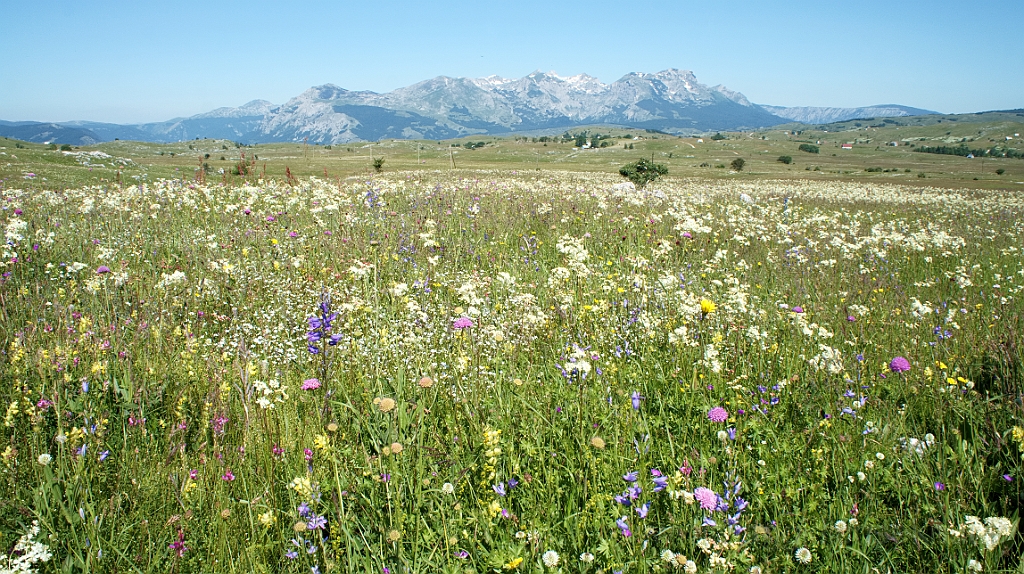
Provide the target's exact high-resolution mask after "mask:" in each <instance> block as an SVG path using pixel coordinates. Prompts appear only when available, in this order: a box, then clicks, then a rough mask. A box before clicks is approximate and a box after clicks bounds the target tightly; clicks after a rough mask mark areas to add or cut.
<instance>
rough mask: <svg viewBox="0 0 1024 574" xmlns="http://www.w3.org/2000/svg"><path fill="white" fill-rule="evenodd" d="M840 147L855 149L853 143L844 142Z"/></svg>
mask: <svg viewBox="0 0 1024 574" xmlns="http://www.w3.org/2000/svg"><path fill="white" fill-rule="evenodd" d="M839 147H840V148H842V149H853V144H843V145H841V146H839Z"/></svg>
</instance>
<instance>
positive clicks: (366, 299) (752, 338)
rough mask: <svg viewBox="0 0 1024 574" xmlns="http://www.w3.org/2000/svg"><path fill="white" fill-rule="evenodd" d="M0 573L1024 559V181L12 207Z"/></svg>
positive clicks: (336, 186) (103, 190)
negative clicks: (1018, 184)
mask: <svg viewBox="0 0 1024 574" xmlns="http://www.w3.org/2000/svg"><path fill="white" fill-rule="evenodd" d="M2 194H3V204H2V210H0V226H2V227H3V229H4V232H5V243H4V245H3V254H2V255H3V258H2V263H0V266H2V267H0V272H2V278H0V339H2V340H0V343H2V344H3V354H2V355H0V380H2V382H3V383H2V385H0V416H2V417H3V425H2V427H0V476H2V478H0V572H27V571H39V572H146V573H148V572H174V573H178V572H181V573H186V572H188V573H192V572H195V573H200V572H246V573H249V572H268V573H269V572H294V573H300V572H301V573H310V572H312V573H327V572H360V573H373V574H398V573H406V572H412V573H420V572H423V573H426V572H439V573H462V572H466V573H469V572H537V573H540V572H566V573H570V572H572V573H575V572H580V573H602V574H612V573H620V572H621V573H624V574H625V573H633V572H685V573H687V574H692V573H695V572H751V573H758V572H764V573H768V572H1021V571H1022V570H1021V569H1022V568H1024V565H1022V561H1021V558H1020V556H1021V554H1022V553H1024V540H1022V537H1021V534H1020V533H1019V530H1018V524H1019V520H1020V509H1021V503H1022V498H1024V496H1022V494H1024V491H1022V488H1021V483H1022V481H1024V459H1022V455H1024V420H1022V414H1024V407H1022V402H1021V401H1022V391H1024V366H1022V365H1024V339H1022V334H1024V302H1022V299H1021V296H1020V292H1021V290H1022V288H1024V257H1022V253H1021V250H1022V249H1024V223H1022V222H1024V218H1022V214H1024V195H1021V194H1019V193H1015V192H1007V191H964V190H951V189H938V188H928V187H915V186H899V185H889V184H876V183H843V182H829V181H798V180H792V181H773V180H762V181H751V180H747V181H730V180H724V179H723V180H714V181H712V180H703V179H682V178H678V179H664V180H661V181H658V182H655V183H653V184H651V185H649V186H648V187H647V188H646V189H642V190H637V189H635V188H633V187H632V186H631V185H628V184H623V183H622V180H621V179H620V178H618V177H614V176H612V175H604V174H598V173H590V174H581V173H572V172H554V171H529V172H519V173H517V172H514V171H468V170H466V171H450V172H426V171H416V172H396V173H390V174H384V175H376V176H373V177H370V176H363V177H354V178H348V179H335V180H328V179H326V178H323V179H320V178H316V177H303V178H293V180H291V181H288V182H283V181H275V180H269V179H268V180H261V179H255V177H253V178H250V179H249V180H246V181H245V182H242V183H239V184H230V185H226V184H223V183H221V182H217V183H207V182H197V181H188V180H183V179H178V180H158V181H153V182H148V183H141V184H139V185H133V186H122V185H115V184H113V183H111V184H107V185H104V186H85V187H80V188H76V189H66V190H63V191H55V190H44V189H12V188H6V189H3V190H2Z"/></svg>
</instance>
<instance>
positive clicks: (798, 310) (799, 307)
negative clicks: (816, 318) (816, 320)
mask: <svg viewBox="0 0 1024 574" xmlns="http://www.w3.org/2000/svg"><path fill="white" fill-rule="evenodd" d="M792 311H793V312H794V313H803V312H804V308H803V307H801V306H800V305H797V306H795V307H793V309H792Z"/></svg>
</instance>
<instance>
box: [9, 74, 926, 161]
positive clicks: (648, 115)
mask: <svg viewBox="0 0 1024 574" xmlns="http://www.w3.org/2000/svg"><path fill="white" fill-rule="evenodd" d="M868 111H874V112H877V114H876V115H877V116H880V117H893V116H899V115H917V114H918V113H934V112H928V111H927V110H919V109H917V108H910V107H908V106H899V105H883V106H868V107H863V108H824V107H822V108H812V107H796V108H786V107H781V106H768V105H758V104H754V103H751V102H750V100H749V99H747V97H746V96H745V95H743V94H742V93H740V92H738V91H733V90H730V89H728V88H726V87H725V86H723V85H717V86H713V87H709V86H707V85H705V84H702V83H700V82H699V81H698V80H697V77H696V75H695V74H694V73H693V72H692V71H690V70H680V69H676V68H670V69H667V70H662V71H660V72H654V73H649V72H630V73H628V74H625V75H624V76H622V77H621V78H619V79H618V80H616V81H614V82H611V83H608V84H605V83H603V82H601V81H600V80H599V79H597V78H595V77H593V76H590V75H588V74H576V75H573V76H561V75H558V74H557V73H555V72H543V71H540V70H537V71H535V72H532V73H530V74H527V75H526V76H524V77H522V78H518V79H511V78H503V77H500V76H493V75H492V76H487V77H484V78H461V77H450V76H436V77H434V78H429V79H427V80H423V81H420V82H417V83H415V84H412V85H409V86H404V87H401V88H397V89H395V90H392V91H390V92H385V93H377V92H371V91H352V90H347V89H345V88H343V87H341V86H337V85H335V84H331V83H327V84H321V85H319V86H312V87H310V88H308V89H306V90H304V91H303V92H302V93H300V94H298V95H297V96H295V97H293V98H290V99H289V100H288V101H286V102H284V103H282V104H274V103H272V102H269V101H266V100H259V99H257V100H252V101H250V102H247V103H246V104H243V105H241V106H238V107H236V108H232V107H222V108H217V109H215V110H211V111H209V112H205V113H202V114H197V115H194V116H190V117H187V118H174V119H171V120H167V121H164V122H152V123H144V124H127V125H122V124H111V123H102V122H88V121H76V122H59V123H50V122H39V123H37V124H33V123H32V122H0V135H7V134H8V133H13V132H15V131H16V132H17V133H19V134H22V135H25V136H28V137H26V138H22V139H28V140H29V141H52V142H54V143H75V144H78V145H88V144H90V143H98V142H100V141H109V140H112V139H130V140H142V141H152V142H173V141H183V140H190V139H194V138H198V137H207V138H215V139H230V140H234V141H239V142H242V143H265V142H281V141H296V142H299V141H308V142H309V143H317V144H335V143H347V142H353V141H374V140H378V139H382V138H394V139H447V138H453V137H459V136H468V135H477V134H479V135H499V134H509V133H515V132H523V131H535V130H544V129H551V130H562V129H571V128H573V127H575V126H581V125H595V124H602V125H619V126H623V127H632V128H643V129H656V130H658V131H663V132H666V133H671V134H678V135H693V134H699V133H706V132H709V131H735V130H748V129H756V128H763V127H771V126H773V125H779V124H784V123H790V122H793V121H805V120H820V119H826V120H828V121H840V120H843V119H850V118H852V117H864V116H862V115H856V114H863V113H867V112H868ZM850 114H854V115H850ZM813 123H828V122H826V121H813ZM13 124H18V125H17V126H14V125H13ZM33 129H34V130H35V132H37V133H33ZM69 139H73V140H75V141H63V140H69Z"/></svg>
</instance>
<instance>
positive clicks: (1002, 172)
mask: <svg viewBox="0 0 1024 574" xmlns="http://www.w3.org/2000/svg"><path fill="white" fill-rule="evenodd" d="M1004 173H1006V170H1005V169H1003V168H999V169H997V170H996V175H1003V174H1004Z"/></svg>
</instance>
